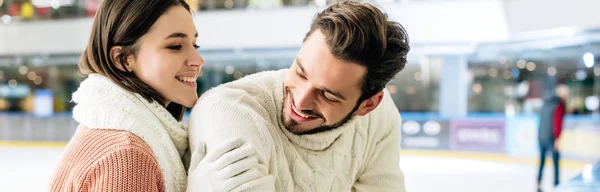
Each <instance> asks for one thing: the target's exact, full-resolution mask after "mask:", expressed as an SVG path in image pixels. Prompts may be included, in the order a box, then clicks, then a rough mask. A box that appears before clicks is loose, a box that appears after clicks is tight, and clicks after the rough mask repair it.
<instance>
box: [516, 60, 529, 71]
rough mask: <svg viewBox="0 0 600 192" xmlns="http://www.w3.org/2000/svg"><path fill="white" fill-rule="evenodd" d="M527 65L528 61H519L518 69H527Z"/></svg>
mask: <svg viewBox="0 0 600 192" xmlns="http://www.w3.org/2000/svg"><path fill="white" fill-rule="evenodd" d="M525 65H527V61H525V60H519V61H517V67H518V68H519V69H523V68H525Z"/></svg>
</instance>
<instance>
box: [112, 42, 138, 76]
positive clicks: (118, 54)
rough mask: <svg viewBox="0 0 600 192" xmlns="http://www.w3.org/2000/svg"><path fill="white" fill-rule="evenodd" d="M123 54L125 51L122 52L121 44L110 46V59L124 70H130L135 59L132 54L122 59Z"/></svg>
mask: <svg viewBox="0 0 600 192" xmlns="http://www.w3.org/2000/svg"><path fill="white" fill-rule="evenodd" d="M123 54H125V53H124V52H123V47H122V46H113V47H112V48H110V59H111V60H112V62H113V64H114V65H115V67H116V68H117V69H119V70H121V71H124V72H132V71H133V64H134V63H135V59H133V56H130V55H128V56H126V58H124V60H122V59H121V58H123Z"/></svg>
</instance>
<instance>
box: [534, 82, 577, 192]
mask: <svg viewBox="0 0 600 192" xmlns="http://www.w3.org/2000/svg"><path fill="white" fill-rule="evenodd" d="M568 96H569V88H568V87H567V86H566V85H558V86H557V87H556V91H555V94H554V95H553V96H551V97H550V98H548V99H547V100H546V101H544V106H543V107H542V109H541V110H540V127H539V131H538V141H539V149H540V166H539V171H538V176H537V184H538V191H542V190H541V181H542V175H543V171H544V163H545V161H546V152H548V151H552V161H553V163H554V186H557V185H558V184H559V178H560V177H559V162H560V153H559V148H558V144H559V142H558V140H559V138H560V133H561V132H562V129H563V127H562V123H563V119H564V116H565V101H566V100H567V98H568Z"/></svg>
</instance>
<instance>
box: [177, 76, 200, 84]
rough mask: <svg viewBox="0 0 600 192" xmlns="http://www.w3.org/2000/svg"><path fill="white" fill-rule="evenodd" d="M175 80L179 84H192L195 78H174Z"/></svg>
mask: <svg viewBox="0 0 600 192" xmlns="http://www.w3.org/2000/svg"><path fill="white" fill-rule="evenodd" d="M175 78H176V79H177V80H179V81H181V82H187V83H194V82H196V79H197V78H196V77H175Z"/></svg>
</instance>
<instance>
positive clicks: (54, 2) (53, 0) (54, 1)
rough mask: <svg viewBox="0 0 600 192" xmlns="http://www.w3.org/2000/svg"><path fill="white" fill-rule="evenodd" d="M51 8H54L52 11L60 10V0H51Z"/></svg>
mask: <svg viewBox="0 0 600 192" xmlns="http://www.w3.org/2000/svg"><path fill="white" fill-rule="evenodd" d="M50 7H52V9H58V8H60V1H58V0H51V1H50Z"/></svg>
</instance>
